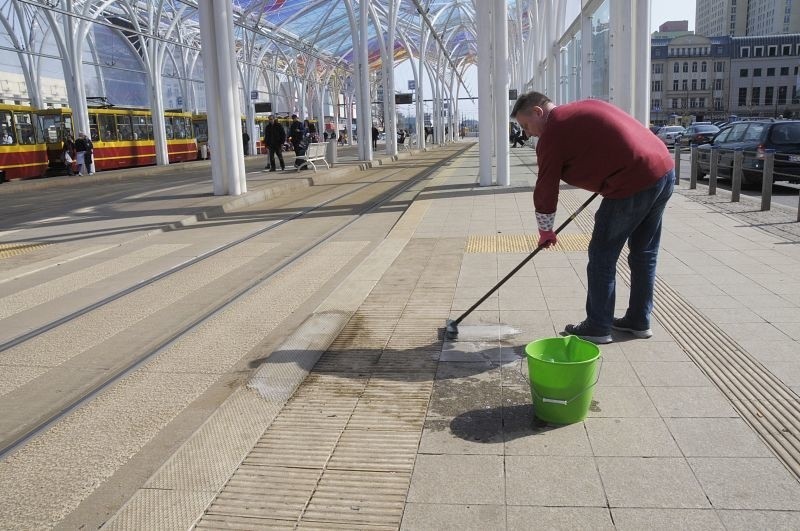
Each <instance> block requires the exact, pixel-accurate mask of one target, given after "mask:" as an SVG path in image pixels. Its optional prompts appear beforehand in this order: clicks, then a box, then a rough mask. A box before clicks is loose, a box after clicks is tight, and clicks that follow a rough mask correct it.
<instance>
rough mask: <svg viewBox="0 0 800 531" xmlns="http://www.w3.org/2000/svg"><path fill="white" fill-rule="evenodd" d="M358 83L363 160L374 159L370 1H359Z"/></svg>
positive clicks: (359, 124)
mask: <svg viewBox="0 0 800 531" xmlns="http://www.w3.org/2000/svg"><path fill="white" fill-rule="evenodd" d="M359 15H360V19H359V37H358V55H359V58H360V60H359V62H358V63H359V64H358V83H359V86H360V87H361V97H360V98H359V100H360V101H359V110H358V145H359V146H363V151H362V153H363V155H364V158H363V160H372V141H371V131H372V104H371V103H370V98H369V95H370V90H369V2H368V1H364V0H361V1H360V2H359ZM359 151H360V150H359Z"/></svg>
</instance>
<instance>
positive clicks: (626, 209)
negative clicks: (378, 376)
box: [586, 170, 675, 334]
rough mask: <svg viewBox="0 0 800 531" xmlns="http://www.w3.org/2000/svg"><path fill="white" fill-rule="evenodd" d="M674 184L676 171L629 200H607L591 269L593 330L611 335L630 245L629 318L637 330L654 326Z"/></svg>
mask: <svg viewBox="0 0 800 531" xmlns="http://www.w3.org/2000/svg"><path fill="white" fill-rule="evenodd" d="M674 184H675V172H674V171H672V170H670V171H669V172H667V174H666V175H664V176H663V177H662V178H661V179H659V180H658V182H656V184H654V185H653V186H651V187H650V188H648V189H646V190H642V191H641V192H639V193H637V194H634V195H632V196H631V197H626V198H624V199H608V198H604V199H603V201H602V202H601V203H600V208H598V209H597V213H596V214H595V217H594V231H593V232H592V241H591V243H589V264H588V266H587V267H586V273H587V280H588V284H589V286H588V296H587V298H586V317H587V324H588V325H590V326H591V328H592V329H593V330H594V329H596V330H598V331H600V332H602V333H606V334H607V333H609V332H610V331H611V322H612V319H613V318H614V302H615V298H616V274H617V260H618V259H619V255H620V253H621V252H622V247H623V246H624V245H625V242H626V241H627V242H628V248H629V253H628V265H629V266H630V269H631V296H630V301H629V303H628V311H627V312H626V314H625V316H626V317H627V319H628V322H629V323H630V325H631V326H633V327H634V328H636V329H637V330H644V329H647V328H650V313H651V312H652V311H653V287H654V285H655V280H656V261H657V259H658V247H659V243H660V241H661V221H662V217H663V215H664V209H665V208H666V206H667V201H668V200H669V198H670V196H672V188H673V186H674Z"/></svg>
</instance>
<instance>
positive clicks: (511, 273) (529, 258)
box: [452, 192, 597, 326]
mask: <svg viewBox="0 0 800 531" xmlns="http://www.w3.org/2000/svg"><path fill="white" fill-rule="evenodd" d="M595 197H597V192H595V193H594V194H592V197H590V198H589V199H587V200H586V202H585V203H583V204H582V205H581V206H580V208H578V210H576V211H575V212H573V213H572V215H571V216H570V217H568V218H567V219H566V221H564V223H562V224H561V225H560V226H559V227H558V228H557V229H556V231H555V232H556V234H558V233H559V232H561V230H562V229H563V228H564V227H566V226H567V225H569V224H570V222H571V221H572V220H573V219H575V218H576V217H578V214H580V213H581V212H583V209H584V208H586V207H587V206H589V203H591V202H592V201H594V198H595ZM544 248H545V247H544V245H539V246H538V247H536V249H534V250H533V252H532V253H531V254H529V255H528V256H526V257H525V259H524V260H523V261H522V262H520V263H519V265H518V266H517V267H515V268H514V269H512V270H511V272H510V273H509V274H507V275H506V276H504V277H503V280H501V281H500V282H498V283H497V284H495V286H494V287H493V288H492V289H490V290H489V291H488V292H487V293H486V295H484V296H483V297H481V298H480V299H479V300H478V302H476V303H475V304H473V305H472V306H470V308H469V310H467V311H466V312H464V313H462V314H461V316H460V317H459V318H458V319H456V320H455V321H453V322H452V325H454V326H458V324H459V323H460V322H461V321H462V319H464V317H466V316H468V315H469V314H471V313H472V311H473V310H474V309H475V308H477V307H478V306H480V305H481V303H482V302H483V301H485V300H486V299H488V298H489V297H490V296H491V295H492V293H494V292H495V291H497V290H498V289H499V288H500V286H502V285H503V284H505V283H506V280H508V279H509V278H511V277H513V276H514V274H515V273H516V272H517V271H519V270H520V269H522V266H524V265H525V264H527V263H528V262H530V261H531V259H532V258H533V257H534V256H536V253H538V252H539V251H541V250H542V249H544Z"/></svg>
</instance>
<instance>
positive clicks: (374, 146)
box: [372, 125, 381, 151]
mask: <svg viewBox="0 0 800 531" xmlns="http://www.w3.org/2000/svg"><path fill="white" fill-rule="evenodd" d="M380 135H381V132H380V131H378V128H377V127H375V125H373V126H372V150H373V151H375V150H377V149H378V137H379V136H380Z"/></svg>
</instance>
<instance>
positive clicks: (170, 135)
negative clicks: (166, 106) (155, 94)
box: [164, 116, 175, 140]
mask: <svg viewBox="0 0 800 531" xmlns="http://www.w3.org/2000/svg"><path fill="white" fill-rule="evenodd" d="M164 127H165V129H166V130H167V140H172V139H173V138H174V136H173V135H174V134H175V133H174V128H173V127H172V117H171V116H165V117H164Z"/></svg>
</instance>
